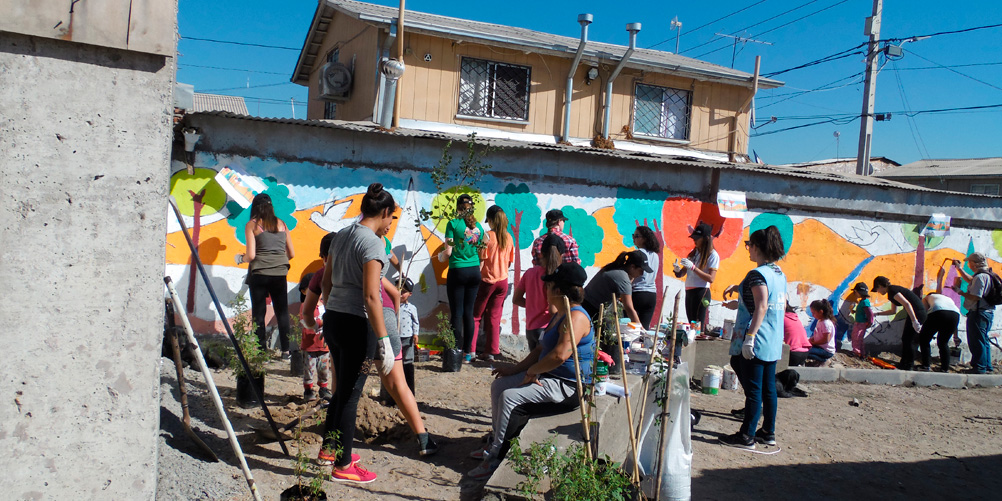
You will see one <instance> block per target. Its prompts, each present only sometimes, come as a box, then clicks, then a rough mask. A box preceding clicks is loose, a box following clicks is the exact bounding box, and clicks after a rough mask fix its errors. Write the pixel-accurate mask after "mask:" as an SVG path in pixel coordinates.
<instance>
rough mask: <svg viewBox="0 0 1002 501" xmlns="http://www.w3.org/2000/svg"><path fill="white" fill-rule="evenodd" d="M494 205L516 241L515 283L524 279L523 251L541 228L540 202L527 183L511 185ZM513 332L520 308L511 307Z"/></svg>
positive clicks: (496, 198)
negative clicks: (499, 209) (501, 212)
mask: <svg viewBox="0 0 1002 501" xmlns="http://www.w3.org/2000/svg"><path fill="white" fill-rule="evenodd" d="M494 203H495V204H497V206H498V207H501V210H503V211H504V212H505V215H507V216H508V223H509V224H510V225H511V236H512V239H514V241H515V277H514V282H513V283H516V284H517V283H518V281H519V280H520V279H521V278H522V259H521V254H522V253H521V252H520V251H521V250H522V249H528V248H529V247H530V246H532V241H533V238H532V232H533V231H535V230H536V229H537V228H539V224H540V223H541V218H542V213H541V211H540V210H539V200H537V199H536V195H535V194H533V193H532V192H531V191H529V187H528V186H526V184H525V183H521V184H519V185H518V186H515V185H514V184H512V183H509V184H508V186H506V187H505V189H504V191H502V192H501V193H498V194H497V195H496V196H495V197H494ZM511 332H512V334H515V335H518V333H519V321H518V307H517V306H515V305H514V304H512V305H511Z"/></svg>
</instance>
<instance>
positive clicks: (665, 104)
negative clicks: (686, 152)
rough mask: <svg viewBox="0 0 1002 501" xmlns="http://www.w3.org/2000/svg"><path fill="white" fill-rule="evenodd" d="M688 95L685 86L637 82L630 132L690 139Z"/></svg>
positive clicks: (689, 99) (689, 101)
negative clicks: (682, 87)
mask: <svg viewBox="0 0 1002 501" xmlns="http://www.w3.org/2000/svg"><path fill="white" fill-rule="evenodd" d="M691 96H692V94H691V93H690V92H689V91H687V90H680V89H671V88H668V87H657V86H654V85H644V84H637V89H636V100H635V104H634V107H633V133H634V134H641V135H644V136H655V137H663V138H667V139H678V140H682V141H685V140H687V139H689V111H690V108H691Z"/></svg>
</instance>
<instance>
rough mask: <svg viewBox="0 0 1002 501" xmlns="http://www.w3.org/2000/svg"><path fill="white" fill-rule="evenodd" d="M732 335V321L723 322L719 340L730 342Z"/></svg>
mask: <svg viewBox="0 0 1002 501" xmlns="http://www.w3.org/2000/svg"><path fill="white" fill-rule="evenodd" d="M733 335H734V321H733V320H724V328H723V329H721V330H720V339H723V340H730V339H731V337H732V336H733Z"/></svg>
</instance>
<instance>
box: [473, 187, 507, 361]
mask: <svg viewBox="0 0 1002 501" xmlns="http://www.w3.org/2000/svg"><path fill="white" fill-rule="evenodd" d="M486 221H487V224H488V225H489V226H490V228H491V230H490V231H488V232H487V245H486V246H484V248H483V250H482V251H481V252H480V289H479V290H478V291H477V300H476V301H475V302H474V304H473V320H474V323H473V343H472V345H473V348H474V349H476V347H477V333H478V332H480V325H481V323H482V322H483V320H484V315H485V314H486V318H487V323H486V324H484V335H485V336H487V344H488V346H487V352H486V353H481V354H480V358H482V359H484V360H488V361H493V360H494V357H495V356H497V355H500V354H501V309H502V308H503V307H504V299H505V298H506V297H507V296H508V268H509V267H510V266H511V262H512V260H514V259H515V245H514V242H513V240H512V238H511V233H508V216H507V215H506V214H505V213H504V211H503V210H501V207H498V206H497V205H492V206H491V207H490V208H489V209H487V219H486Z"/></svg>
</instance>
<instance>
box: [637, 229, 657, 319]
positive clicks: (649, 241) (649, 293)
mask: <svg viewBox="0 0 1002 501" xmlns="http://www.w3.org/2000/svg"><path fill="white" fill-rule="evenodd" d="M633 245H635V246H637V250H638V251H640V252H643V253H644V255H645V256H647V264H648V265H649V266H650V267H651V270H652V271H651V272H650V273H648V272H647V271H644V274H643V275H640V276H639V277H637V278H634V279H633V307H634V308H635V309H636V310H637V316H639V317H640V323H641V324H643V326H644V328H645V329H650V328H651V319H652V318H654V308H655V307H656V306H657V303H658V289H657V274H658V273H660V272H661V271H660V270H661V260H660V258H658V251H660V250H661V249H660V247H661V244H660V242H658V237H657V236H655V235H654V230H652V229H650V228H648V227H646V226H637V229H635V230H633ZM658 320H659V321H660V319H658Z"/></svg>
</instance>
